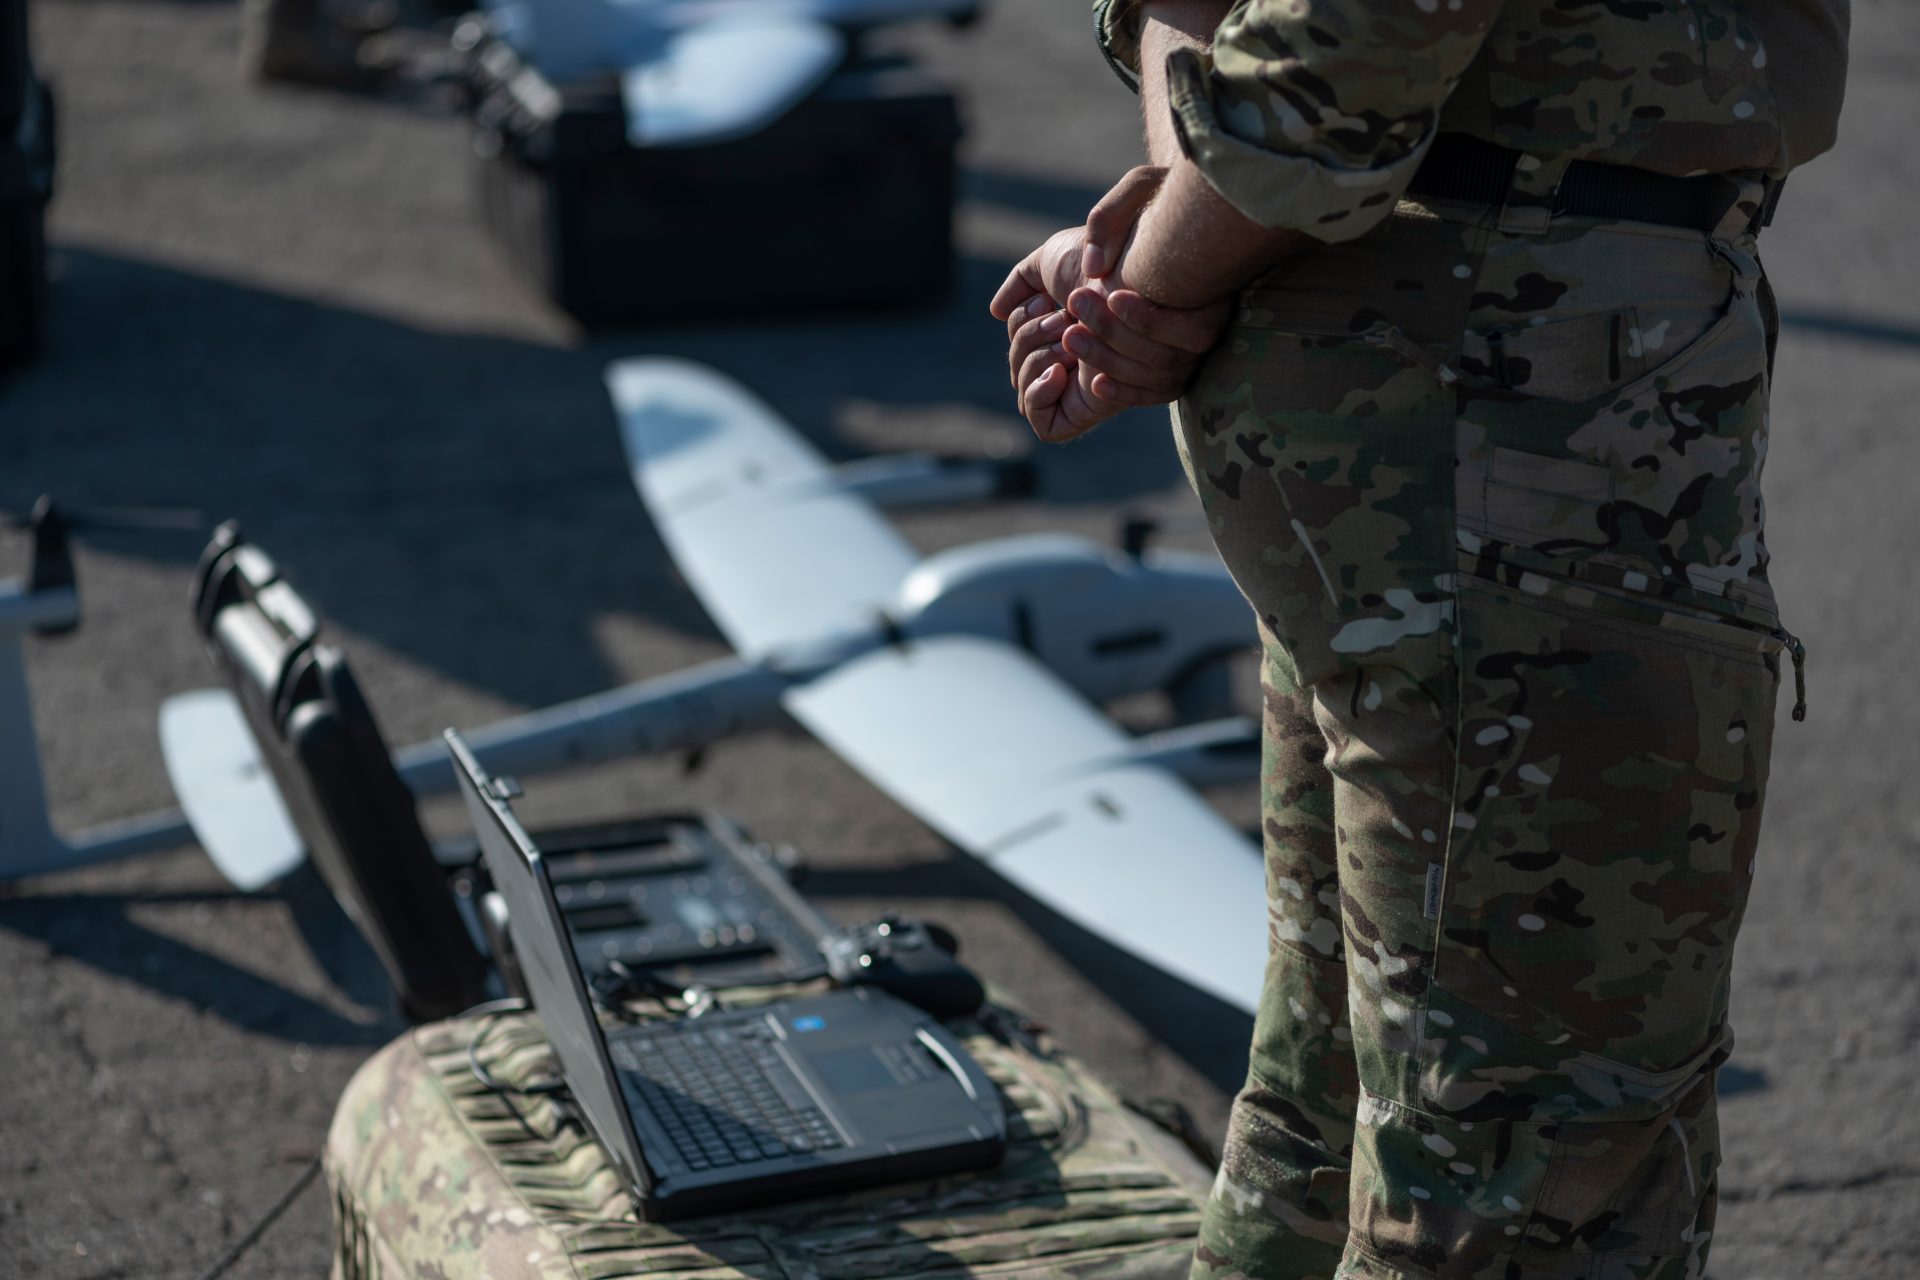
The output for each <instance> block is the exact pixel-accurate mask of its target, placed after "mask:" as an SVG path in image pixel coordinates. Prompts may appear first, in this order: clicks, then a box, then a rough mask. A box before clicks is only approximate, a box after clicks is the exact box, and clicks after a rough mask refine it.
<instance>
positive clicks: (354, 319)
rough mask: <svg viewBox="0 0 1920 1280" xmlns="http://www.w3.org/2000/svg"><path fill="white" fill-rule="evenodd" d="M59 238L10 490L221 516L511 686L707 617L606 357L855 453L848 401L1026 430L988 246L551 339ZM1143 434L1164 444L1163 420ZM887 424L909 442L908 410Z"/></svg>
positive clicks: (434, 652) (319, 603) (340, 599)
mask: <svg viewBox="0 0 1920 1280" xmlns="http://www.w3.org/2000/svg"><path fill="white" fill-rule="evenodd" d="M59 258H60V261H61V273H60V278H59V280H58V283H57V287H56V289H55V299H54V318H53V334H52V340H51V343H50V351H49V355H48V358H47V359H46V360H45V361H44V362H43V363H42V364H41V365H39V366H38V367H36V368H33V369H31V370H28V371H26V372H25V373H23V374H21V375H19V376H17V377H15V378H13V379H11V380H10V381H8V382H6V383H4V384H0V420H4V421H5V422H6V424H7V429H6V431H4V432H0V509H11V510H24V509H25V508H26V507H28V506H29V505H30V504H31V503H32V501H33V499H34V497H35V496H36V495H37V494H38V493H40V492H42V491H52V492H54V493H55V494H56V495H57V496H58V497H60V498H62V499H64V500H67V501H69V502H73V503H79V504H88V503H98V504H134V505H153V504H172V505H178V506H185V507H191V508H194V509H197V510H199V511H201V512H203V513H204V514H205V516H206V518H207V519H208V521H209V522H213V521H217V520H220V519H225V518H237V519H238V520H239V521H240V522H241V524H242V526H243V527H244V528H245V529H246V531H247V533H248V535H249V537H251V538H252V539H253V540H254V541H256V542H258V543H259V544H260V545H261V546H263V547H265V548H266V549H267V550H268V551H269V552H270V553H272V554H273V555H274V556H275V558H276V559H277V560H279V562H280V563H281V564H282V565H283V566H284V567H285V568H286V569H287V571H288V574H289V576H290V577H291V578H292V579H293V580H294V581H295V582H296V583H297V584H298V586H299V587H300V589H301V591H302V593H303V594H304V595H306V596H307V597H308V598H309V600H310V601H311V602H312V603H313V604H314V605H315V607H316V608H317V609H318V610H319V611H320V613H321V615H322V617H323V618H326V619H328V620H330V621H332V622H334V623H335V624H336V625H337V626H338V627H340V628H344V629H346V630H347V631H349V632H350V633H352V634H357V635H361V636H365V637H367V638H369V639H371V640H373V641H375V642H377V643H379V644H380V645H382V646H384V647H385V648H386V649H388V650H389V651H392V652H396V653H398V654H401V655H404V656H405V658H406V659H407V660H408V661H409V662H410V663H412V664H413V665H415V666H416V667H419V668H424V669H429V670H435V671H439V672H442V673H444V674H445V675H447V676H448V677H451V678H452V679H455V680H458V681H460V682H462V683H464V684H466V685H468V686H470V687H477V688H482V689H486V690H488V691H490V692H493V693H495V694H497V695H499V696H500V697H502V698H504V699H507V700H509V701H511V702H513V703H517V704H520V705H529V706H538V705H545V704H548V703H552V702H555V701H558V700H561V699H564V698H569V697H574V696H578V695H580V694H584V693H587V692H591V691H594V690H597V689H601V688H605V687H606V686H608V685H609V684H613V683H617V682H618V681H619V680H620V679H621V678H622V676H621V673H619V672H616V671H615V670H614V669H613V667H612V665H611V663H610V660H609V658H608V656H607V654H606V653H605V651H604V650H603V649H602V647H601V645H600V643H598V642H597V640H596V638H595V636H594V634H593V622H594V619H596V618H597V617H601V616H605V615H609V614H625V615H630V616H635V617H639V618H642V619H645V620H647V621H648V622H650V623H652V624H655V625H659V626H664V627H666V628H669V629H671V630H672V631H675V632H678V633H680V634H682V635H685V636H688V637H697V638H700V639H703V640H704V639H707V638H710V637H712V636H713V634H714V633H713V629H712V626H711V624H710V623H709V622H708V620H707V618H706V616H705V614H704V612H703V611H702V610H701V609H700V607H699V605H698V603H697V602H696V601H695V600H694V599H693V597H692V596H691V595H690V594H689V593H688V592H687V591H686V589H685V587H684V586H683V585H682V584H681V583H680V581H679V579H678V578H677V576H676V574H675V571H674V569H673V566H672V564H671V561H670V558H669V557H668V555H667V554H666V551H665V549H664V547H662V545H661V544H660V541H659V539H658V537H657V536H656V535H655V533H654V531H653V528H652V525H651V522H650V521H649V520H648V518H647V515H646V512H645V510H644V508H643V507H642V506H641V504H640V501H639V499H638V498H637V496H636V495H635V494H634V492H633V488H632V485H631V482H630V480H629V477H628V473H627V468H626V463H625V460H624V458H623V456H622V454H621V450H620V446H619V438H618V432H617V430H616V428H615V422H614V417H613V412H612V409H611V407H610V405H609V404H608V401H607V397H606V394H605V392H604V390H603V389H602V385H601V371H602V369H603V368H604V366H605V365H606V364H607V363H608V362H609V361H611V360H614V359H618V358H620V357H623V356H630V355H636V354H652V355H674V356H681V357H686V358H690V359H694V360H698V361H701V362H704V363H707V364H711V365H714V366H716V367H718V368H720V369H722V370H724V371H725V372H727V373H728V374H730V375H732V376H734V377H736V378H738V379H740V380H741V381H742V382H744V383H745V384H747V385H748V386H750V387H752V388H753V389H754V390H755V391H756V392H758V393H759V394H760V395H761V396H762V397H764V398H765V399H766V400H767V401H768V402H769V403H771V404H773V405H775V406H777V408H778V409H779V411H780V412H781V413H782V414H783V415H784V416H785V417H786V418H788V419H789V420H790V421H791V422H792V423H793V425H794V426H795V428H796V429H797V430H798V431H800V432H801V433H802V434H803V435H805V436H806V437H807V438H808V439H810V440H811V441H812V442H813V443H814V444H815V445H816V446H818V447H819V448H820V449H821V450H822V451H823V452H825V453H826V454H827V455H829V456H830V457H835V458H844V457H848V456H853V455H855V454H858V453H862V452H865V450H863V449H862V448H861V447H860V445H859V443H858V442H857V441H855V440H851V439H849V438H847V437H846V436H845V434H844V433H843V431H842V428H841V426H840V420H841V418H842V416H843V415H844V413H845V412H846V410H847V407H848V406H849V405H850V404H853V403H855V402H858V403H861V404H865V405H876V406H880V407H881V409H882V410H883V411H884V412H885V413H886V414H887V415H888V416H889V417H890V418H891V419H892V420H894V421H897V422H904V423H908V424H911V423H912V421H913V420H914V418H915V415H916V414H919V413H920V412H921V411H922V410H923V409H924V410H930V411H933V412H934V413H942V412H947V411H950V410H951V409H953V408H955V407H958V408H959V409H961V410H963V411H964V415H966V421H967V422H968V423H972V424H975V427H976V428H977V429H975V430H974V431H973V435H974V436H975V437H977V438H979V439H981V440H982V441H984V440H985V438H986V437H987V436H988V435H990V434H996V435H997V436H998V438H999V439H1001V440H1006V439H1010V438H1016V437H1014V436H1013V432H1014V431H1016V430H1024V425H1023V424H1021V423H1020V422H1019V420H1018V419H1017V418H1016V417H1014V416H1013V413H1012V402H1011V393H1010V392H1009V391H1008V389H1007V386H1006V373H1005V359H1004V354H1005V333H1004V331H1003V330H1002V329H1001V328H1000V327H999V326H998V325H997V324H995V323H994V322H993V321H992V320H991V319H990V318H989V317H988V316H987V315H986V310H985V307H986V299H987V297H988V296H990V294H991V292H992V290H993V288H994V287H995V285H997V284H998V282H999V280H1000V279H1001V278H1002V276H1003V274H1004V272H1005V270H1006V267H1005V264H1001V263H993V262H987V261H983V260H978V259H968V260H963V261H962V262H961V263H960V264H959V268H958V275H957V279H956V285H955V288H954V291H953V294H952V296H951V297H950V298H949V299H948V300H947V301H945V302H944V303H943V304H941V305H939V306H937V307H931V308H928V309H925V310H922V311H917V312H908V313H897V314H884V315H849V316H838V317H832V316H829V317H821V318H813V319H809V320H808V321H807V322H806V323H781V324H773V323H765V324H745V323H743V324H738V325H732V326H705V327H674V328H670V329H659V330H647V331H634V332H627V333H612V334H594V335H591V336H590V337H587V338H585V339H582V340H581V341H579V342H578V343H577V344H576V345H574V346H572V347H558V346H543V345H539V344H538V343H535V342H528V341H520V340H516V339H511V338H503V337H499V336H493V335H487V334H477V333H455V332H444V331H436V330H432V329H428V328H423V327H416V326H412V325H408V324H404V323H398V322H395V321H393V320H390V319H386V318H382V317H379V316H375V315H371V314H367V313H363V312H358V311H353V310H349V309H345V308H342V307H338V306H331V305H327V304H325V303H321V302H316V301H311V300H307V299H303V298H297V297H290V296H286V295H282V294H277V293H273V292H269V291H266V290H263V289H258V288H252V287H247V286H244V285H240V284H235V283H231V282H227V281H222V280H217V279H212V278H209V277H206V276H201V275H195V274H192V273H188V272H183V271H180V270H176V269H174V268H172V267H167V266H161V265H157V264H153V263H148V262H140V261H135V260H132V259H129V258H126V257H122V256H118V255H116V254H112V253H108V252H103V251H98V250H94V249H88V248H82V247H72V246H68V247H64V248H63V249H61V251H60V253H59ZM1149 429H1150V430H1151V431H1153V432H1155V433H1156V434H1155V435H1154V437H1153V438H1154V439H1155V440H1156V441H1159V442H1164V428H1163V427H1162V426H1151V427H1150V428H1149ZM936 434H938V435H939V437H940V443H942V444H949V443H950V442H951V439H952V433H951V432H940V433H936ZM966 434H967V433H966V431H963V432H962V436H963V437H965V436H966ZM894 440H903V442H904V443H905V444H906V445H907V447H912V446H913V444H914V442H913V441H912V439H911V432H910V431H906V430H904V429H903V430H895V431H890V432H889V433H888V442H889V443H890V444H891V443H892V442H893V441H894ZM1037 463H1038V467H1039V470H1040V484H1041V498H1040V499H1039V500H1040V501H1042V502H1046V503H1050V504H1055V505H1061V504H1086V503H1114V502H1118V501H1124V500H1126V499H1128V498H1130V497H1132V496H1134V495H1137V494H1141V493H1148V492H1160V491H1164V490H1166V489H1167V488H1168V487H1170V486H1172V485H1174V484H1177V483H1178V474H1179V473H1178V465H1177V462H1176V461H1175V459H1174V456H1173V452H1172V450H1171V449H1170V448H1167V447H1158V448H1141V447H1140V443H1139V436H1138V434H1137V433H1133V432H1127V433H1121V432H1111V433H1101V435H1099V436H1096V437H1095V438H1094V439H1093V440H1090V441H1088V442H1087V443H1085V444H1083V445H1078V446H1076V447H1075V448H1074V449H1073V450H1072V451H1071V456H1063V455H1062V454H1061V453H1060V452H1058V451H1045V452H1043V453H1042V454H1041V455H1040V456H1039V457H1038V458H1037ZM94 541H95V544H96V545H98V546H99V547H100V548H102V549H104V550H107V551H110V552H112V553H114V554H116V555H121V556H127V557H133V558H137V559H144V560H149V561H157V562H160V563H168V564H174V565H179V566H186V565H189V564H191V563H192V562H193V560H194V558H195V557H196V556H197V554H198V551H199V548H200V540H198V539H196V538H194V537H191V536H179V535H169V536H164V537H140V538H135V537H132V536H130V535H102V536H100V537H99V538H97V539H95V540H94ZM83 574H84V567H83ZM81 585H82V589H83V591H84V589H85V586H86V583H85V581H84V580H83V581H82V584H81ZM157 621H159V622H160V623H162V624H164V623H165V621H166V620H165V619H159V620H157ZM178 622H179V624H180V625H182V626H183V627H184V626H185V625H186V623H187V614H186V610H185V609H184V607H183V608H182V609H181V611H180V615H179V618H178Z"/></svg>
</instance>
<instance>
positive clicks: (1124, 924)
mask: <svg viewBox="0 0 1920 1280" xmlns="http://www.w3.org/2000/svg"><path fill="white" fill-rule="evenodd" d="M786 705H787V710H788V711H790V712H791V713H792V714H793V716H794V718H795V719H797V720H799V721H800V723H801V724H803V725H805V726H806V727H807V728H808V729H809V730H811V731H812V732H813V733H814V734H815V735H816V736H817V737H819V738H820V739H821V741H823V742H825V743H826V744H827V745H828V746H829V747H831V748H832V749H833V750H834V751H835V752H837V753H838V754H839V755H840V756H841V757H842V758H843V759H845V760H846V761H847V762H848V763H850V764H852V765H853V766H854V767H855V768H856V769H858V770H860V772H861V773H863V774H865V775H866V776H867V777H868V778H869V779H871V780H872V781H873V782H874V783H875V784H877V785H878V786H879V787H880V788H881V789H882V790H884V791H886V792H887V793H888V794H889V795H891V796H892V797H893V798H894V799H895V800H897V801H899V802H900V803H901V804H902V805H903V806H905V807H906V808H907V809H909V810H910V811H912V812H913V813H914V814H915V815H917V816H918V817H920V818H921V819H922V820H923V821H925V822H926V823H927V824H928V825H929V826H931V827H933V828H934V829H935V830H937V831H939V832H940V833H941V834H942V835H944V836H946V837H947V838H948V839H950V840H952V841H953V842H954V843H955V844H957V845H959V846H960V847H961V848H963V849H966V850H967V851H968V852H970V853H973V854H975V855H976V856H978V857H979V858H981V859H982V860H983V861H985V862H986V863H987V864H988V865H989V866H991V867H992V868H993V869H994V870H995V871H997V872H999V873H1000V874H1001V875H1003V876H1005V877H1006V878H1007V879H1009V880H1011V881H1012V882H1013V883H1014V884H1016V885H1018V886H1019V887H1020V888H1022V889H1024V890H1026V891H1027V892H1028V893H1030V894H1032V895H1033V896H1034V897H1035V898H1037V899H1039V900H1040V901H1041V902H1044V903H1045V904H1047V905H1048V906H1049V907H1051V908H1052V909H1054V910H1055V911H1058V912H1059V913H1060V914H1061V915H1063V916H1066V917H1067V918H1068V919H1070V920H1073V921H1075V922H1077V923H1079V924H1081V925H1083V926H1084V927H1086V928H1088V929H1090V930H1092V931H1094V932H1095V933H1098V934H1100V935H1101V936H1103V937H1105V938H1107V939H1108V940H1110V941H1112V942H1113V943H1115V944H1116V945H1118V946H1121V947H1124V948H1126V949H1127V950H1129V951H1131V952H1133V953H1134V954H1135V955H1138V956H1140V957H1141V958H1142V959H1145V960H1147V961H1149V962H1151V963H1152V964H1154V965H1157V966H1158V967H1159V968H1161V969H1164V970H1165V971H1166V972H1168V973H1170V974H1173V975H1174V976H1176V977H1178V978H1181V979H1183V980H1185V981H1187V982H1190V983H1192V984H1193V985H1194V986H1196V987H1199V988H1200V989H1201V990H1204V991H1207V992H1209V993H1211V994H1212V995H1215V996H1218V997H1220V998H1221V999H1223V1000H1226V1001H1228V1002H1230V1003H1232V1004H1234V1005H1236V1006H1238V1007H1239V1008H1242V1009H1245V1010H1248V1011H1249V1012H1251V1011H1252V1010H1253V1008H1254V1006H1255V1004H1256V1003H1257V1001H1258V998H1259V994H1260V981H1261V977H1262V975H1263V973H1264V972H1265V969H1266V961H1267V931H1266V923H1265V916H1264V911H1265V905H1264V904H1265V903H1266V881H1265V875H1264V871H1263V868H1262V865H1261V860H1260V858H1259V857H1258V855H1257V851H1256V850H1255V849H1253V848H1252V847H1251V846H1250V844H1249V842H1248V840H1247V838H1246V837H1245V836H1244V835H1242V834H1241V833H1240V832H1238V831H1236V830H1235V829H1234V828H1233V827H1231V826H1230V825H1228V824H1227V823H1226V822H1225V821H1224V820H1223V819H1222V818H1220V816H1219V815H1218V814H1216V813H1214V811H1213V810H1212V809H1210V808H1208V807H1207V805H1206V803H1205V802H1204V801H1203V800H1202V799H1201V798H1200V797H1199V796H1198V795H1196V794H1195V793H1194V792H1193V791H1191V790H1189V789H1188V788H1187V787H1186V786H1184V785H1183V784H1181V783H1180V782H1179V781H1177V780H1176V779H1175V778H1174V777H1173V776H1172V775H1170V774H1168V773H1167V772H1166V771H1165V770H1163V769H1159V768H1156V767H1153V766H1151V765H1146V764H1140V763H1136V762H1132V761H1131V760H1130V759H1129V756H1130V755H1131V752H1130V747H1129V743H1130V740H1129V739H1128V738H1127V736H1126V735H1125V734H1123V733H1121V732H1120V730H1119V729H1117V728H1116V727H1115V726H1114V725H1113V723H1112V722H1111V721H1109V720H1108V719H1107V718H1106V717H1105V716H1104V715H1102V714H1101V713H1100V712H1099V710H1098V709H1097V708H1095V707H1093V706H1092V705H1091V704H1089V703H1087V702H1085V701H1084V700H1082V699H1081V698H1080V696H1079V695H1078V694H1076V693H1074V692H1073V691H1072V690H1070V689H1068V688H1067V687H1066V685H1064V684H1063V683H1061V681H1060V680H1059V679H1058V678H1057V677H1055V676H1054V675H1053V674H1052V673H1051V672H1049V671H1048V670H1047V669H1046V668H1044V667H1042V666H1041V665H1040V664H1039V663H1038V662H1036V661H1034V660H1033V659H1032V658H1029V657H1028V656H1027V655H1026V654H1024V653H1021V652H1020V651H1018V650H1016V649H1012V648H1009V647H1008V646H1006V645H1002V644H996V643H993V642H991V641H986V640H977V639H972V638H969V637H960V636H947V637H938V638H933V639H929V640H925V641H919V642H915V643H913V644H911V645H908V646H905V647H900V648H891V649H883V650H879V651H876V652H874V653H870V654H868V655H866V656H865V657H862V658H858V659H856V660H854V661H852V662H850V663H847V664H845V665H844V666H841V667H839V668H836V669H835V670H833V671H831V672H829V673H828V674H826V675H824V676H821V677H819V678H818V679H816V680H813V681H811V682H809V683H808V684H806V685H803V686H801V687H799V688H797V689H794V690H792V691H790V692H789V693H788V694H787V695H786Z"/></svg>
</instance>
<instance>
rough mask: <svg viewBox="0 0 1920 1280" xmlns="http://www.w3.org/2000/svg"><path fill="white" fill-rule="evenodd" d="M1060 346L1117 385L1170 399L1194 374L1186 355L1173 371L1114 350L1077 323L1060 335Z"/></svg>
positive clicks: (1133, 402) (1132, 402)
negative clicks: (1126, 384)
mask: <svg viewBox="0 0 1920 1280" xmlns="http://www.w3.org/2000/svg"><path fill="white" fill-rule="evenodd" d="M1060 346H1061V348H1062V349H1064V350H1065V351H1067V352H1068V353H1069V354H1070V355H1072V356H1073V357H1074V358H1075V359H1076V360H1082V361H1085V362H1086V363H1087V364H1088V365H1089V366H1091V367H1092V369H1093V370H1095V371H1097V372H1100V373H1104V374H1107V375H1109V376H1110V377H1111V378H1112V379H1113V380H1114V381H1116V382H1124V383H1128V384H1130V385H1132V386H1135V387H1139V388H1141V389H1143V390H1146V391H1153V392H1165V393H1167V399H1172V398H1173V397H1174V396H1175V395H1177V394H1179V392H1180V389H1181V388H1182V387H1184V386H1186V385H1187V381H1188V378H1189V376H1190V375H1191V373H1192V365H1193V357H1192V356H1188V355H1185V353H1184V352H1183V353H1182V355H1183V357H1184V358H1183V359H1182V360H1181V361H1180V363H1179V364H1177V365H1175V366H1173V367H1172V368H1166V367H1161V366H1156V365H1151V364H1147V363H1144V362H1142V361H1139V360H1135V359H1133V358H1132V357H1131V356H1128V355H1124V354H1122V353H1121V352H1119V351H1116V350H1114V349H1113V347H1111V346H1109V345H1108V344H1107V343H1105V342H1102V341H1101V340H1100V338H1099V337H1098V336H1097V335H1095V333H1094V332H1093V330H1091V329H1089V328H1088V327H1087V326H1086V325H1084V324H1078V323H1076V324H1074V325H1073V326H1072V327H1071V328H1069V329H1068V330H1067V331H1066V332H1065V333H1063V334H1061V335H1060ZM1168 350H1172V348H1168ZM1128 403H1130V404H1137V403H1140V402H1139V401H1129V402H1128Z"/></svg>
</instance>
